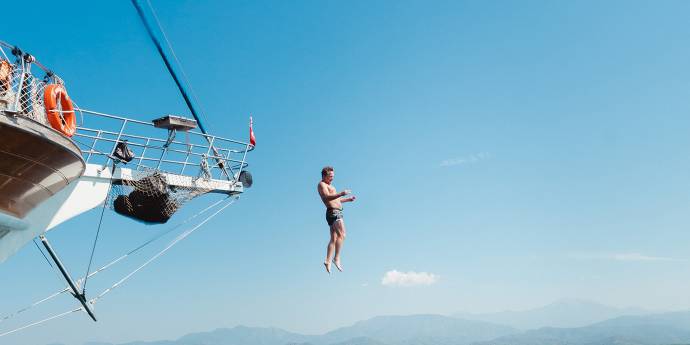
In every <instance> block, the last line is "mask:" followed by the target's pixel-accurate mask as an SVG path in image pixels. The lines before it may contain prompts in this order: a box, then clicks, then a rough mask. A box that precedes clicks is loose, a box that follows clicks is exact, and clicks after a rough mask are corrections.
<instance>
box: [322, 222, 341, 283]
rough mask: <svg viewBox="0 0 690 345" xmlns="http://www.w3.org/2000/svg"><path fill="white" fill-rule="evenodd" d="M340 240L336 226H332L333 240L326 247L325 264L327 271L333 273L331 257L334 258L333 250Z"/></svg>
mask: <svg viewBox="0 0 690 345" xmlns="http://www.w3.org/2000/svg"><path fill="white" fill-rule="evenodd" d="M337 240H338V233H337V232H336V230H335V224H333V225H332V226H331V240H330V242H328V246H327V247H326V261H324V262H323V264H324V265H325V266H326V271H328V273H331V257H332V256H333V250H335V244H336V242H337Z"/></svg>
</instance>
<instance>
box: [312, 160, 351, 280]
mask: <svg viewBox="0 0 690 345" xmlns="http://www.w3.org/2000/svg"><path fill="white" fill-rule="evenodd" d="M333 176H335V172H334V171H333V167H330V166H327V167H325V168H323V169H322V170H321V182H319V195H320V196H321V200H322V201H323V203H324V204H325V205H326V222H328V226H329V227H330V228H331V241H330V242H328V247H327V249H326V261H324V262H323V265H324V266H326V271H327V272H328V273H331V256H333V251H334V250H335V256H334V257H333V263H334V264H335V267H336V268H338V270H339V271H340V272H342V271H343V267H342V266H341V265H340V248H342V246H343V241H345V220H344V219H343V205H342V203H344V202H352V201H355V199H356V197H355V196H354V195H353V196H351V197H349V198H343V197H344V196H346V195H348V194H350V190H348V189H346V190H344V191H342V192H340V193H336V191H335V187H333V186H332V185H331V182H333Z"/></svg>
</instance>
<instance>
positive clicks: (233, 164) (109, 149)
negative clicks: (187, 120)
mask: <svg viewBox="0 0 690 345" xmlns="http://www.w3.org/2000/svg"><path fill="white" fill-rule="evenodd" d="M77 112H78V113H81V114H82V115H86V116H84V120H83V124H82V126H78V127H77V131H76V133H75V134H74V136H73V137H72V140H73V141H74V142H75V143H77V145H79V147H80V148H81V150H82V155H83V157H84V160H85V161H86V162H87V163H92V164H99V165H103V166H108V165H110V164H111V163H113V161H114V160H115V161H116V162H118V163H124V161H122V160H121V159H120V158H118V157H116V156H114V152H115V150H116V148H117V146H118V145H121V143H126V145H127V147H128V148H129V149H130V150H131V151H132V153H133V154H134V157H133V159H132V160H131V161H130V162H129V163H127V164H132V165H133V166H134V167H133V168H134V169H137V170H142V169H155V170H161V171H165V172H169V173H174V174H180V175H193V174H197V175H198V176H203V177H207V178H214V179H228V180H237V178H238V176H239V173H240V172H241V171H242V170H244V168H246V167H247V165H248V164H247V162H246V157H247V152H249V151H251V150H253V149H254V146H252V145H251V144H249V143H246V142H242V141H237V140H232V139H228V138H223V137H219V136H215V135H208V134H203V133H200V132H197V131H191V130H190V131H174V130H166V129H161V128H157V127H155V126H154V125H153V123H152V122H145V121H140V120H135V119H130V118H126V117H121V116H116V115H110V114H104V113H99V112H95V111H91V110H86V109H77Z"/></svg>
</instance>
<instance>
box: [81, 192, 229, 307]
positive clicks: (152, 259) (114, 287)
mask: <svg viewBox="0 0 690 345" xmlns="http://www.w3.org/2000/svg"><path fill="white" fill-rule="evenodd" d="M238 198H239V197H235V198H234V199H232V200H230V201H229V202H228V203H227V204H225V206H223V207H221V208H220V209H219V210H218V211H216V212H214V213H213V214H211V215H210V216H208V217H207V218H206V219H204V220H203V221H202V222H201V223H199V224H197V225H196V226H195V227H193V228H191V229H189V230H187V231H185V232H183V233H182V234H180V235H179V236H177V238H175V240H173V241H172V242H170V244H168V246H167V247H165V248H164V249H163V250H161V251H160V252H158V254H156V255H154V256H153V257H151V258H150V259H149V260H147V261H146V262H145V263H144V264H142V265H141V266H139V267H137V269H135V270H134V271H132V272H131V273H129V274H128V275H126V276H125V277H124V278H122V279H120V281H118V282H117V283H115V284H113V286H111V287H109V288H107V289H105V290H104V291H103V292H101V293H100V294H99V295H98V296H96V297H95V298H93V299H91V300H90V301H89V303H91V304H92V305H93V304H95V303H96V301H98V300H99V299H101V298H103V296H105V295H106V294H107V293H109V292H111V291H112V290H114V289H116V288H117V287H119V286H120V285H122V284H123V283H124V282H125V281H126V280H128V279H129V278H130V277H132V276H133V275H134V274H135V273H137V272H139V271H140V270H141V269H143V268H144V267H146V266H147V265H148V264H150V263H151V262H153V261H154V260H156V259H158V258H159V257H160V256H161V255H163V254H164V253H165V252H167V251H168V250H169V249H170V248H172V247H173V246H175V245H176V244H177V243H178V242H180V241H182V240H183V239H185V238H186V237H187V236H189V235H190V234H192V233H193V232H194V231H196V230H197V229H198V228H200V227H201V226H202V225H204V224H206V222H208V221H209V220H211V219H212V218H213V217H215V216H216V215H218V213H220V212H221V211H223V210H224V209H226V208H227V207H228V206H230V205H232V204H233V203H234V202H235V201H236V200H237V199H238Z"/></svg>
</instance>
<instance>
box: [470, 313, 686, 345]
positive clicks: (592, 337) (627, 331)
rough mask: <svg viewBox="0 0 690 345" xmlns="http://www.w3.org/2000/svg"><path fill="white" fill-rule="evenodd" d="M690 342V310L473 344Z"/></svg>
mask: <svg viewBox="0 0 690 345" xmlns="http://www.w3.org/2000/svg"><path fill="white" fill-rule="evenodd" d="M685 343H690V312H675V313H664V314H655V315H646V316H623V317H618V318H614V319H611V320H606V321H603V322H599V323H595V324H593V325H589V326H586V327H579V328H552V327H545V328H541V329H538V330H532V331H527V332H524V333H522V334H517V335H510V336H505V337H501V338H498V339H494V340H491V341H486V342H478V343H476V344H473V345H554V344H568V345H595V344H596V345H670V344H685Z"/></svg>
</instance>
